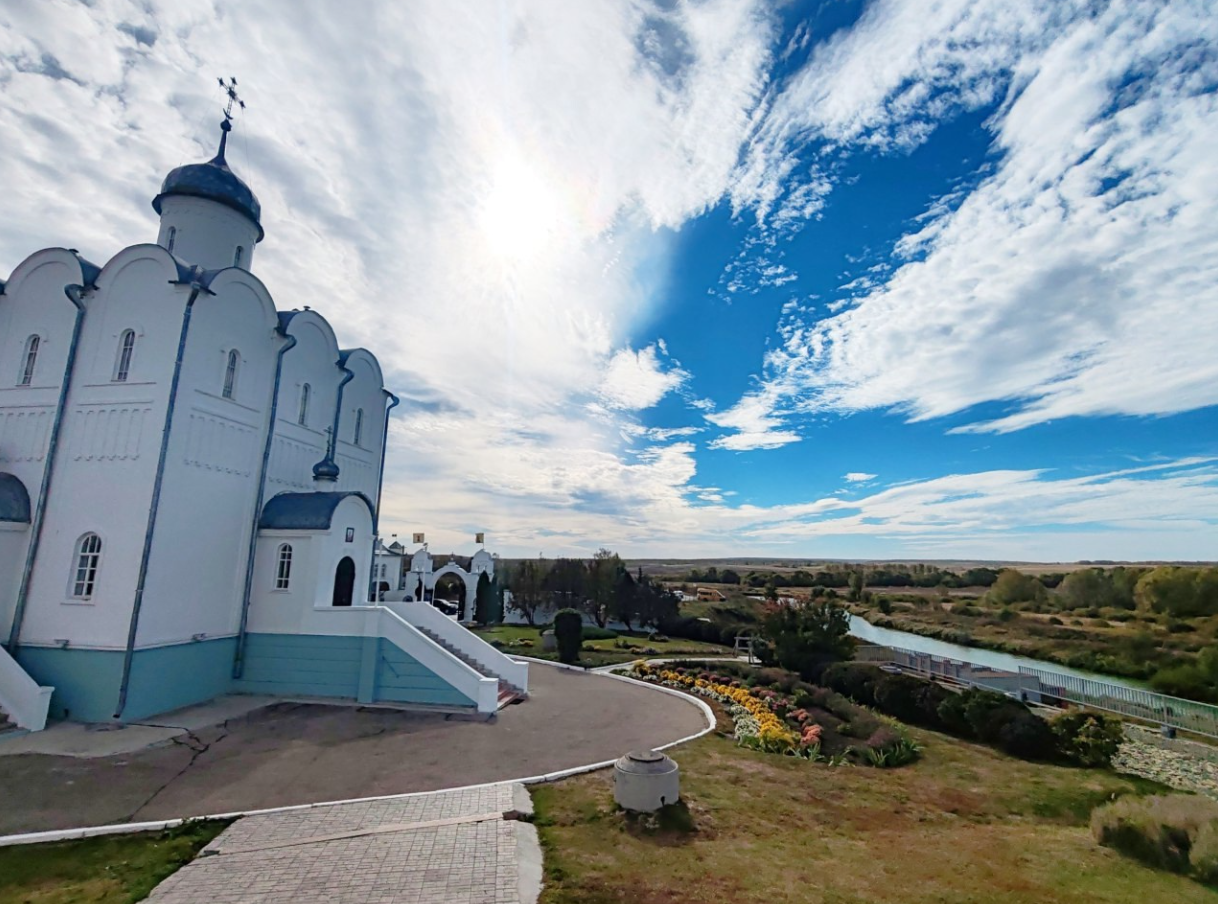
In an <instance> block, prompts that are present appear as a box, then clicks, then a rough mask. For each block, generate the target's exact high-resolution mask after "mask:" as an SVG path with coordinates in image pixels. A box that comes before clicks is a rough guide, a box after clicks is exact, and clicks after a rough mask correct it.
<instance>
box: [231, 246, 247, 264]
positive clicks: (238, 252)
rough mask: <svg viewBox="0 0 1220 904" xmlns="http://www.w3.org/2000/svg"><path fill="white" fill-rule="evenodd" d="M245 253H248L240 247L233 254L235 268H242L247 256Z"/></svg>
mask: <svg viewBox="0 0 1220 904" xmlns="http://www.w3.org/2000/svg"><path fill="white" fill-rule="evenodd" d="M245 253H246V249H245V247H244V246H242V245H238V246H237V250H236V251H234V252H233V266H234V267H240V266H241V259H242V257H243V256H244V255H245Z"/></svg>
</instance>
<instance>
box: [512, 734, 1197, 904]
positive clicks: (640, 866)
mask: <svg viewBox="0 0 1220 904" xmlns="http://www.w3.org/2000/svg"><path fill="white" fill-rule="evenodd" d="M720 719H721V728H722V729H727V730H728V731H730V732H731V724H730V723H728V721H727V719H725V718H724V716H723V714H721V716H720ZM911 734H912V736H913V737H915V738H916V739H917V740H918V741H919V743H920V744H922V745H924V748H925V750H924V757H923V759H922V760H920V761H919V762H918V763H916V764H914V765H912V766H906V767H903V768H901V769H870V768H866V767H854V768H853V767H839V768H833V767H829V766H826V765H823V764H811V763H808V762H806V761H803V760H797V759H793V758H786V757H782V756H777V755H774V754H762V753H756V752H753V751H749V750H745V749H742V748H739V747H737V746H736V745H735V744H734V743H733V741H732V738H731V736H730V737H724V736H721V735H720V734H719V733H718V732H713V733H712V734H709V735H707V736H705V737H703V738H701V739H699V740H698V741H694V742H692V743H690V744H685V745H683V746H681V747H679V748H675V749H673V750H670V751H668V752H669V754H670V755H671V756H673V757H674V759H676V760H677V761H678V763H679V765H680V767H681V770H682V775H681V781H682V799H683V801H684V803H685V804H686V806H687V807H688V808H689V821H690V822H693V826H694V828H693V831H686V830H684V829H683V827H682V824H683V823H684V822H686V821H687V817H686V816H685V814H680V813H679V814H676V816H675V818H674V819H673V820H672V824H673V826H674V827H672V828H665V827H662V828H660V829H657V830H654V831H649V830H647V829H645V828H643V827H641V826H640V825H638V824H634V823H631V822H629V821H628V820H627V819H626V817H624V816H623V815H622V814H621V813H618V812H616V811H615V808H614V803H613V798H612V791H613V774H612V773H611V772H610V771H609V770H603V771H600V772H596V773H592V774H588V775H583V776H578V777H575V778H571V779H567V780H565V781H562V782H559V783H557V784H553V785H540V786H536V787H535V788H534V789H533V795H534V802H535V806H536V810H537V815H536V818H535V821H536V823H537V824H538V828H539V833H540V837H541V839H542V844H543V850H544V854H545V861H544V868H545V876H546V887H545V890H544V891H543V894H542V897H541V899H540V901H541V904H568V902H571V904H575V902H581V904H609V902H632V904H636V902H638V904H662V902H664V904H678V902H709V904H710V902H717V904H719V902H728V901H732V902H757V904H811V902H835V904H848V902H852V904H856V902H858V904H864V902H875V901H880V902H885V901H893V902H902V904H910V902H990V901H1013V902H1035V901H1037V902H1052V901H1053V902H1080V904H1084V902H1129V904H1154V902H1158V901H1167V902H1168V901H1172V902H1181V904H1187V902H1193V901H1212V902H1214V901H1215V900H1216V890H1215V887H1211V888H1206V887H1204V886H1201V885H1199V884H1197V883H1195V882H1193V881H1191V880H1189V879H1186V878H1183V877H1180V876H1176V875H1172V874H1169V873H1163V872H1158V871H1154V870H1152V869H1149V868H1147V867H1144V866H1141V865H1139V864H1137V863H1135V862H1134V861H1131V860H1128V859H1126V858H1124V857H1122V856H1120V855H1119V854H1117V853H1115V852H1114V851H1112V850H1109V849H1107V848H1103V847H1101V846H1099V845H1098V844H1096V843H1095V842H1094V841H1093V838H1092V836H1091V834H1090V833H1089V829H1088V819H1089V813H1090V812H1091V810H1092V809H1093V807H1095V806H1096V805H1098V804H1100V803H1102V802H1104V801H1106V800H1108V799H1110V797H1111V796H1112V795H1114V794H1116V793H1117V794H1122V793H1131V792H1136V793H1138V792H1148V791H1153V790H1157V789H1159V786H1157V785H1154V784H1152V783H1150V782H1144V781H1142V780H1139V779H1130V778H1126V777H1122V776H1119V775H1116V774H1114V773H1111V772H1106V771H1100V770H1082V769H1067V768H1060V767H1056V766H1044V765H1035V764H1032V763H1026V762H1023V761H1021V760H1016V759H1012V758H1010V757H1007V756H1004V755H1003V754H1000V753H997V752H996V751H993V750H991V749H989V748H986V747H981V746H978V745H975V744H969V743H966V742H964V741H959V740H956V739H954V738H950V737H948V736H945V735H940V734H936V733H933V732H928V731H922V730H919V729H911Z"/></svg>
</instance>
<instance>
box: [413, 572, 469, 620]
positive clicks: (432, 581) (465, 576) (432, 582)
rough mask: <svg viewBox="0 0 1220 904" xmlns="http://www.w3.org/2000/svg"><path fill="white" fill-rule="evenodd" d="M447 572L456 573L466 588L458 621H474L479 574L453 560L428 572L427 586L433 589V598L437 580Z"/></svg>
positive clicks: (434, 597)
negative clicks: (474, 573) (461, 566)
mask: <svg viewBox="0 0 1220 904" xmlns="http://www.w3.org/2000/svg"><path fill="white" fill-rule="evenodd" d="M447 574H452V575H456V576H457V578H458V580H460V581H461V582H462V588H463V589H464V590H465V597H466V599H465V602H464V603H463V605H462V608H461V609H459V610H458V621H461V622H472V621H474V595H475V591H476V590H477V589H478V586H479V577H478V575H473V574H471V573H470V572H469V571H467V570H466V569H464V568H460V567H459V566H457V565H454V564H453V563H452V562H450V563H449V564H448V565H446V566H444V567H443V568H440V569H438V570H436V571H433V572H429V573H427V574H426V575H425V577H426V581H425V586H426V587H427V588H428V589H429V590H431V591H432V598H433V599H436V585H437V582H438V581H440V579H441V578H443V577H444V576H445V575H447Z"/></svg>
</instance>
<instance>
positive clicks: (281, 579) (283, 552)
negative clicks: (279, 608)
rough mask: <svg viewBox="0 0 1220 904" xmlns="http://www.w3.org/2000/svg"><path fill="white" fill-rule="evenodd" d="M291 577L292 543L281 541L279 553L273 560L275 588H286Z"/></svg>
mask: <svg viewBox="0 0 1220 904" xmlns="http://www.w3.org/2000/svg"><path fill="white" fill-rule="evenodd" d="M291 578H292V544H291V543H281V544H280V552H279V555H278V556H276V560H275V589H276V590H287V589H288V582H289V580H290V579H291Z"/></svg>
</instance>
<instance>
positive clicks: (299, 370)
mask: <svg viewBox="0 0 1220 904" xmlns="http://www.w3.org/2000/svg"><path fill="white" fill-rule="evenodd" d="M287 333H288V335H289V336H291V337H292V338H294V339H295V340H296V343H297V344H296V345H295V346H293V348H291V349H290V350H289V351H288V352H287V353H285V355H284V364H283V369H282V372H281V374H280V400H279V403H278V406H277V411H276V423H275V439H274V442H273V444H272V450H271V462H270V466H269V468H268V471H267V495H268V497H270V496H273V495H275V494H276V493H282V492H284V491H286V490H306V491H308V490H313V489H319V488H320V487H318V486H317V485H316V484H315V481H314V479H313V466H314V465H315V464H317V463H318V462H319V461H321V460H322V457H323V456H324V455H325V454H326V430H327V428H328V427H330V426H331V425H332V423H333V422H334V416H335V396H336V393H337V391H338V387H339V380H340V378H341V377H342V376H343V372H342V371H341V370H339V368H338V366H337V365H336V362H337V361H338V359H339V346H338V344H337V343H336V342H335V334H334V332H333V331H332V330H331V328H330V324H328V323H327V322H326V320H325V319H324V318H322V317H321V316H320V315H319V314H317V313H316V312H314V311H301V312H299V313H297V314H296V315H294V316H293V318H292V320H291V321H289V323H288V328H287ZM306 383H308V384H309V387H310V393H309V397H310V398H309V412H308V415H307V416H306V423H305V424H304V425H302V424H300V423H298V420H299V414H300V405H301V388H302V387H303V386H304V385H305V384H306ZM327 488H330V487H327Z"/></svg>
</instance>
